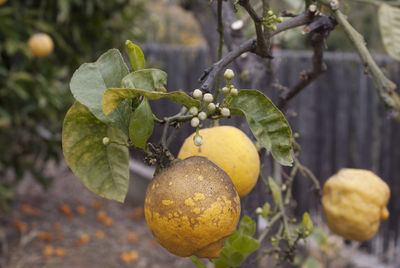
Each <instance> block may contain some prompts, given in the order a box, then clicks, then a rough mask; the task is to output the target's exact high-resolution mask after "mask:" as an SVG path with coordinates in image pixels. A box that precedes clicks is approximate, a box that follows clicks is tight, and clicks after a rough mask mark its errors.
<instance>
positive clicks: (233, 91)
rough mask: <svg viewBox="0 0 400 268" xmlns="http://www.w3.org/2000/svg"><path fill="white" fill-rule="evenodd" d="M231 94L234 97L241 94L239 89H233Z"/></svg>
mask: <svg viewBox="0 0 400 268" xmlns="http://www.w3.org/2000/svg"><path fill="white" fill-rule="evenodd" d="M231 94H232V96H237V95H238V94H239V91H238V89H237V88H232V89H231Z"/></svg>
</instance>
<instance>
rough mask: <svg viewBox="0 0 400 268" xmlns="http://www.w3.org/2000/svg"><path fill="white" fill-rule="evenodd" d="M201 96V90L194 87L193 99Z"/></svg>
mask: <svg viewBox="0 0 400 268" xmlns="http://www.w3.org/2000/svg"><path fill="white" fill-rule="evenodd" d="M202 96H203V92H201V90H200V89H195V90H194V91H193V97H194V98H195V99H198V100H199V99H201V97H202Z"/></svg>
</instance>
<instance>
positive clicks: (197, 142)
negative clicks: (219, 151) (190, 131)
mask: <svg viewBox="0 0 400 268" xmlns="http://www.w3.org/2000/svg"><path fill="white" fill-rule="evenodd" d="M193 142H194V145H196V146H201V145H202V144H203V143H204V141H203V138H202V137H201V136H200V135H196V136H194V139H193Z"/></svg>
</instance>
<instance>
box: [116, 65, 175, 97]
mask: <svg viewBox="0 0 400 268" xmlns="http://www.w3.org/2000/svg"><path fill="white" fill-rule="evenodd" d="M167 77H168V75H167V73H166V72H164V71H161V70H159V69H145V70H139V71H136V72H133V73H130V74H128V75H127V76H125V77H124V78H123V79H122V87H126V88H138V89H143V90H147V91H163V92H165V91H166V89H165V88H164V85H165V84H167ZM114 87H117V86H114ZM109 88H110V87H109Z"/></svg>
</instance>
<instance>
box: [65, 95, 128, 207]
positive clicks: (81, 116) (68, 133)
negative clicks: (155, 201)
mask: <svg viewBox="0 0 400 268" xmlns="http://www.w3.org/2000/svg"><path fill="white" fill-rule="evenodd" d="M104 137H109V138H110V139H111V140H113V141H116V142H118V143H126V141H127V139H128V137H127V136H126V135H125V134H124V133H123V132H122V131H121V130H119V129H116V128H113V127H110V126H108V125H106V124H104V123H103V122H101V121H100V120H98V119H97V118H96V117H95V116H94V115H93V114H92V113H91V112H90V111H89V109H88V108H87V107H86V106H84V105H82V104H80V103H79V102H75V103H74V104H73V105H72V107H71V108H70V109H69V111H68V112H67V114H66V116H65V119H64V124H63V129H62V147H63V152H64V156H65V159H66V161H67V163H68V165H69V167H70V168H71V170H72V171H73V172H74V174H75V175H76V176H77V177H78V178H79V179H80V180H81V181H82V182H83V184H84V185H85V186H86V187H87V188H89V190H91V191H92V192H93V193H95V194H97V195H100V196H103V197H105V198H108V199H112V200H116V201H119V202H123V201H124V199H125V196H126V194H127V192H128V183H129V154H128V148H127V147H125V146H121V145H116V144H113V143H111V144H109V145H107V146H105V145H104V144H103V142H102V140H103V138H104Z"/></svg>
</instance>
